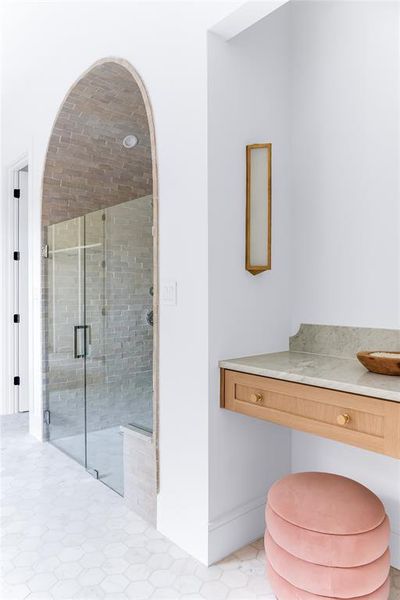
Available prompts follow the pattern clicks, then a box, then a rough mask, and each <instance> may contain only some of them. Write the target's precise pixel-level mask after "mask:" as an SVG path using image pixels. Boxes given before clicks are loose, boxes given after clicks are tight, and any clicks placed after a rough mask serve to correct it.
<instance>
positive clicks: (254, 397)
mask: <svg viewBox="0 0 400 600" xmlns="http://www.w3.org/2000/svg"><path fill="white" fill-rule="evenodd" d="M250 400H251V401H252V402H254V403H255V404H264V396H263V395H262V394H260V393H259V392H255V393H254V394H251V396H250Z"/></svg>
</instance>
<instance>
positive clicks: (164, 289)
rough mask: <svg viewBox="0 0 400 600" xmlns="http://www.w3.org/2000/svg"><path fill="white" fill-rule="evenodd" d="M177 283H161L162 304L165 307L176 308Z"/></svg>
mask: <svg viewBox="0 0 400 600" xmlns="http://www.w3.org/2000/svg"><path fill="white" fill-rule="evenodd" d="M176 303H177V283H176V281H174V280H173V279H168V280H164V281H162V282H161V304H162V305H163V306H176Z"/></svg>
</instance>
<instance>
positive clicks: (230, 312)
mask: <svg viewBox="0 0 400 600" xmlns="http://www.w3.org/2000/svg"><path fill="white" fill-rule="evenodd" d="M399 9H400V5H399V4H398V3H394V2H340V1H338V2H291V3H290V5H286V6H284V7H282V8H281V9H279V10H278V11H277V12H275V13H273V14H271V15H270V16H269V17H267V18H265V19H263V20H262V21H261V22H260V23H259V24H258V25H256V26H253V27H251V28H250V29H248V30H247V31H246V32H244V33H242V34H241V35H239V36H237V37H236V38H234V39H233V40H231V41H230V42H228V43H225V44H223V43H222V42H221V41H220V40H218V39H215V38H214V37H212V36H210V40H209V124H208V127H209V272H210V279H209V298H210V321H209V323H210V336H209V345H210V530H211V531H210V557H211V558H214V557H215V556H219V554H220V553H223V550H224V549H226V548H227V547H229V546H230V549H232V548H233V547H234V546H235V545H239V544H238V542H239V541H241V542H242V543H245V541H247V540H248V539H249V538H250V537H251V536H252V535H254V533H255V531H256V530H257V528H259V530H258V532H259V533H261V530H262V522H261V510H260V509H259V506H260V505H261V503H262V500H263V498H264V495H265V491H266V490H267V488H268V487H269V484H270V483H271V481H272V480H274V479H275V478H277V477H279V476H280V475H281V474H284V473H285V472H289V471H290V469H292V470H293V471H301V470H314V469H316V470H326V471H334V472H337V473H343V474H345V475H348V476H350V477H353V478H354V479H357V480H359V481H361V482H363V483H365V484H366V485H367V486H369V487H370V488H371V489H372V490H374V491H375V492H376V493H377V494H378V495H379V496H380V497H381V498H382V499H383V501H384V502H385V505H386V507H387V510H388V512H389V515H390V517H391V521H392V532H393V535H392V556H393V558H392V561H393V564H396V565H397V566H399V564H400V536H399V532H400V523H399V522H400V461H398V460H395V459H391V458H388V457H384V456H381V455H378V454H374V453H371V452H367V451H363V450H360V449H356V448H351V447H350V446H346V445H343V444H338V443H335V442H331V441H328V440H323V439H321V438H317V437H314V436H311V435H307V434H301V433H296V432H292V433H291V446H292V447H291V457H290V459H289V458H288V456H287V449H288V448H289V444H290V441H289V439H288V435H287V431H286V430H284V429H280V428H277V427H273V426H272V425H266V424H263V423H257V422H255V421H253V420H252V419H248V418H246V417H240V416H238V415H234V414H229V413H227V412H224V411H221V410H220V409H219V408H218V379H217V369H216V364H217V362H218V359H221V358H226V357H230V356H238V355H245V354H252V353H262V352H269V351H276V350H282V349H285V348H286V347H287V339H288V336H289V334H290V333H295V332H296V331H297V329H298V326H299V324H300V323H301V322H308V323H325V324H337V325H355V326H369V327H393V328H397V327H399V326H400V321H399V314H400V313H399V311H400V297H399V285H400V277H399V269H400V253H399V249H400V245H399V244H400V240H399V237H400V235H399V234H400V220H399V206H400V204H399V188H398V182H399V179H398V166H399V96H398V85H399V45H398V44H399V12H400V11H399ZM261 141H272V143H273V157H272V162H273V211H272V212H273V226H272V235H273V248H272V271H271V272H269V273H265V274H263V275H260V276H258V277H256V278H253V277H252V276H251V275H249V274H247V273H246V272H245V271H244V268H243V264H244V199H245V182H244V176H245V166H244V165H245V163H244V147H245V145H246V143H251V142H261ZM257 497H258V498H259V501H258V502H257V499H256V498H257Z"/></svg>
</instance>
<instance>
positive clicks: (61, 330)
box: [45, 196, 153, 494]
mask: <svg viewBox="0 0 400 600" xmlns="http://www.w3.org/2000/svg"><path fill="white" fill-rule="evenodd" d="M152 223H153V214H152V198H151V196H146V197H144V198H138V199H135V200H132V201H128V202H125V203H123V204H119V205H115V206H113V207H110V208H106V209H102V210H99V211H95V212H92V213H88V214H86V215H85V216H83V217H79V218H76V219H71V220H68V221H64V222H62V223H57V224H55V225H50V226H48V228H47V243H48V258H47V260H46V270H45V277H46V278H47V286H46V288H45V289H47V303H45V305H46V306H47V319H46V322H47V331H46V339H45V343H46V345H47V348H48V353H47V356H48V365H47V376H48V385H47V390H48V398H47V406H48V418H49V441H50V442H52V443H53V444H54V445H56V446H57V447H58V448H60V449H61V450H63V451H64V452H66V453H67V454H69V455H70V456H72V457H73V458H75V459H76V460H77V461H79V462H80V463H81V464H83V465H84V466H85V467H86V469H87V470H88V471H89V472H90V473H92V474H93V475H94V476H95V477H97V478H98V479H99V480H101V481H102V482H103V483H105V484H106V485H108V486H109V487H111V488H112V489H114V490H115V491H117V492H118V493H120V494H123V488H124V485H123V438H122V434H121V425H127V426H132V427H135V428H136V429H139V430H145V431H146V432H151V431H152V425H153V404H152V402H153V400H152V399H153V382H152V377H153V321H152V318H153V317H152V309H153V238H152Z"/></svg>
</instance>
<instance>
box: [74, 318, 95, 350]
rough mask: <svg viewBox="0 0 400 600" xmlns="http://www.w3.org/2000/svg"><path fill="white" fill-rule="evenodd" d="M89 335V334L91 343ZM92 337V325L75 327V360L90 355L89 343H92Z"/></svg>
mask: <svg viewBox="0 0 400 600" xmlns="http://www.w3.org/2000/svg"><path fill="white" fill-rule="evenodd" d="M87 333H89V341H88V339H87ZM78 336H79V343H78ZM91 337H92V336H91V328H90V325H74V358H84V357H85V356H87V355H88V343H89V344H91V343H92V340H91ZM78 346H79V348H78Z"/></svg>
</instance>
